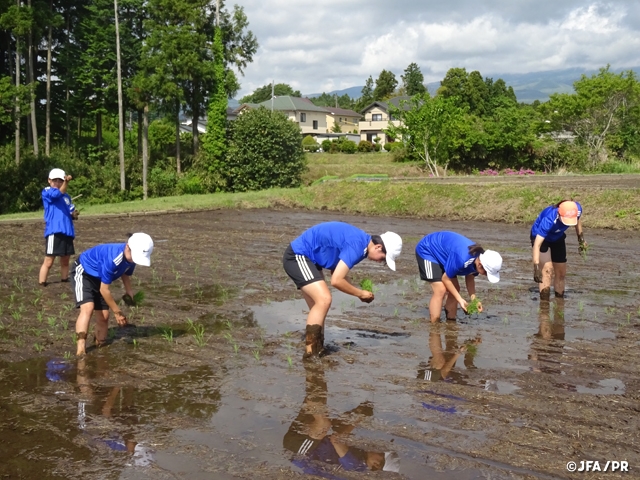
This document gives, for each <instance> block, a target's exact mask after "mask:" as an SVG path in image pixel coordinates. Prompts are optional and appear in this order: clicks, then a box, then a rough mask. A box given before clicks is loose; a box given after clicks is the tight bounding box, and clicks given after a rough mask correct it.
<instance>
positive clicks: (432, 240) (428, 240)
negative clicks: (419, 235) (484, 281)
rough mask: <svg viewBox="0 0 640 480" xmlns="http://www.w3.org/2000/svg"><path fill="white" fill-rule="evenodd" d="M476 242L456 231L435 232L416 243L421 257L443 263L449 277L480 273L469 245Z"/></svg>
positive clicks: (417, 251)
mask: <svg viewBox="0 0 640 480" xmlns="http://www.w3.org/2000/svg"><path fill="white" fill-rule="evenodd" d="M474 243H475V242H473V241H471V240H469V239H468V238H467V237H465V236H463V235H460V234H459V233H455V232H435V233H431V234H429V235H427V236H426V237H424V238H423V239H422V240H420V241H419V242H418V245H416V253H417V254H418V255H419V256H420V258H424V259H425V260H429V261H430V262H434V263H438V264H440V265H442V268H443V269H444V271H445V273H446V274H447V277H449V278H455V277H457V276H458V275H470V274H473V275H478V271H477V270H476V266H475V264H474V260H475V259H476V258H477V257H474V256H472V255H470V254H469V246H471V245H473V244H474Z"/></svg>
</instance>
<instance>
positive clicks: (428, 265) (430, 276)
mask: <svg viewBox="0 0 640 480" xmlns="http://www.w3.org/2000/svg"><path fill="white" fill-rule="evenodd" d="M424 273H425V275H426V276H427V278H428V279H429V280H433V267H432V266H431V262H430V261H428V260H425V261H424Z"/></svg>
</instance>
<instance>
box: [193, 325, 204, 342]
mask: <svg viewBox="0 0 640 480" xmlns="http://www.w3.org/2000/svg"><path fill="white" fill-rule="evenodd" d="M193 337H194V339H195V341H196V345H198V346H199V347H204V346H205V345H206V343H207V341H206V340H205V339H204V325H194V329H193Z"/></svg>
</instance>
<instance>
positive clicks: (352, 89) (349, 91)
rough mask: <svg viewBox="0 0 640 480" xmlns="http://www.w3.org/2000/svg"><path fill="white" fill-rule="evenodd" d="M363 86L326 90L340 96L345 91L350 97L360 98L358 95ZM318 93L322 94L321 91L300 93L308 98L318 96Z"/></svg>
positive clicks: (360, 93)
mask: <svg viewBox="0 0 640 480" xmlns="http://www.w3.org/2000/svg"><path fill="white" fill-rule="evenodd" d="M363 88H364V85H363V86H361V87H349V88H345V89H343V90H332V91H331V92H326V93H328V94H329V95H333V94H337V95H338V96H339V97H341V96H342V95H344V94H345V93H346V94H347V95H349V96H350V97H351V98H360V95H362V89H363ZM320 95H322V92H321V93H306V94H304V95H302V96H303V97H308V98H316V97H319V96H320Z"/></svg>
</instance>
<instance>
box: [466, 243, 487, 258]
mask: <svg viewBox="0 0 640 480" xmlns="http://www.w3.org/2000/svg"><path fill="white" fill-rule="evenodd" d="M482 253H484V248H482V245H478V244H477V243H474V244H473V245H469V255H471V256H472V257H478V256H480V255H481V254H482Z"/></svg>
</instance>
